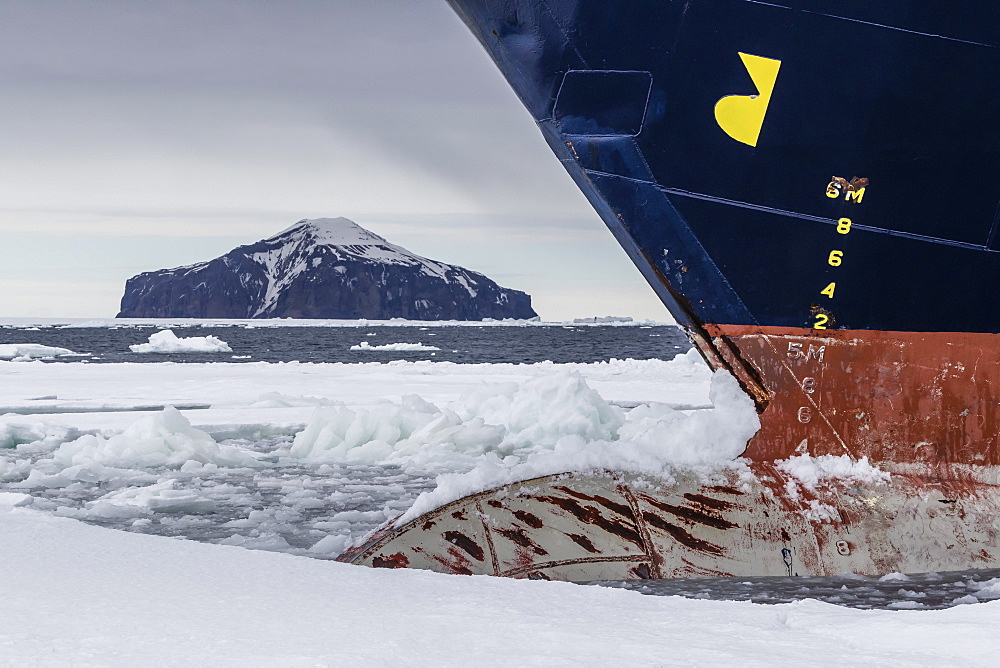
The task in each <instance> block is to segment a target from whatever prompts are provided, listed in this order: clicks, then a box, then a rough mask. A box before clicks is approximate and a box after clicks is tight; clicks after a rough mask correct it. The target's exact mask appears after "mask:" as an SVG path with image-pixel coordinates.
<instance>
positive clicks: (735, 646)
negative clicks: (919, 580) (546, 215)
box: [0, 494, 1000, 666]
mask: <svg viewBox="0 0 1000 668" xmlns="http://www.w3.org/2000/svg"><path fill="white" fill-rule="evenodd" d="M23 501H24V499H23V497H22V496H21V495H16V494H7V495H4V496H3V498H0V504H3V506H4V507H0V563H3V564H4V568H3V576H2V580H3V606H0V628H2V631H0V638H2V642H3V650H2V659H0V662H2V663H3V664H5V665H12V666H13V665H41V664H44V665H63V664H72V665H81V664H86V665H151V664H155V665H207V664H211V665H227V666H244V665H275V666H307V665H308V666H314V665H342V664H346V663H351V664H363V665H386V666H388V665H469V664H474V665H486V666H500V665H539V666H542V665H544V666H570V665H581V664H582V665H636V666H639V665H737V664H738V665H776V664H778V665H791V664H798V665H800V664H802V663H804V662H809V663H810V664H812V665H829V666H842V665H845V664H847V665H926V666H941V665H950V666H953V665H990V664H992V663H994V662H995V659H996V653H997V651H998V650H1000V643H998V640H997V635H996V629H997V627H998V625H1000V602H992V603H985V604H981V605H962V606H958V607H955V608H951V609H948V610H933V611H907V610H903V611H865V610H853V609H849V608H841V607H837V606H834V605H830V604H825V603H819V602H817V601H810V600H806V601H801V602H798V603H792V604H783V605H775V606H763V605H755V604H752V603H745V602H724V601H705V600H692V599H685V598H678V597H654V596H642V595H640V594H637V593H635V592H629V591H621V590H616V589H607V588H600V587H580V586H577V585H571V584H566V583H559V582H543V581H530V580H505V579H501V578H491V577H485V576H472V577H469V576H455V575H440V574H436V573H430V572H425V571H411V570H383V569H369V568H360V567H354V566H348V565H345V564H339V563H331V562H327V561H320V560H316V559H310V558H307V557H295V556H291V555H287V554H274V553H269V552H265V551H252V550H243V549H239V548H237V547H229V546H224V545H208V544H204V543H197V542H193V541H177V540H170V539H167V538H161V537H155V536H144V535H140V534H135V533H127V532H120V531H112V530H108V529H103V528H100V527H95V526H88V525H86V524H82V523H80V522H75V521H72V520H68V519H65V518H58V517H51V516H48V515H44V514H42V513H39V512H37V511H35V510H32V509H30V508H23V507H17V505H18V504H19V503H23Z"/></svg>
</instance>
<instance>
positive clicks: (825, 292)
mask: <svg viewBox="0 0 1000 668" xmlns="http://www.w3.org/2000/svg"><path fill="white" fill-rule="evenodd" d="M836 289H837V284H836V283H831V284H830V285H828V286H826V287H825V288H823V289H822V290H820V291H819V293H820V294H821V295H826V296H827V297H829V298H830V299H833V291H834V290H836Z"/></svg>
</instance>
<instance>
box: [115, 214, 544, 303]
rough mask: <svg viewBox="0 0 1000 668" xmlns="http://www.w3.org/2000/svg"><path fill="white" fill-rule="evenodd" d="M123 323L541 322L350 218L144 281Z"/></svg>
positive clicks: (129, 298)
mask: <svg viewBox="0 0 1000 668" xmlns="http://www.w3.org/2000/svg"><path fill="white" fill-rule="evenodd" d="M118 317H119V318H333V319H357V318H367V319H372V320H388V319H391V318H405V319H407V320H483V319H486V318H492V319H497V320H500V319H504V318H514V319H519V320H520V319H528V318H533V317H536V314H535V312H534V310H532V308H531V297H530V296H529V295H527V294H525V293H524V292H520V291H518V290H511V289H509V288H503V287H500V286H499V285H497V284H496V283H495V282H493V281H492V280H490V279H489V278H487V277H486V276H484V275H483V274H480V273H478V272H475V271H470V270H468V269H464V268H462V267H458V266H455V265H451V264H445V263H443V262H437V261H435V260H429V259H427V258H424V257H421V256H419V255H416V254H415V253H411V252H410V251H408V250H406V249H405V248H403V247H401V246H397V245H395V244H393V243H390V242H388V241H386V240H385V239H384V238H382V237H380V236H379V235H377V234H375V233H373V232H370V231H368V230H366V229H365V228H363V227H361V226H360V225H358V224H357V223H355V222H354V221H351V220H348V219H347V218H316V219H312V220H300V221H299V222H297V223H295V224H294V225H292V226H291V227H289V228H287V229H286V230H284V231H282V232H280V233H278V234H276V235H274V236H273V237H270V238H268V239H264V240H262V241H258V242H257V243H255V244H251V245H249V246H240V247H238V248H236V249H234V250H232V251H230V252H229V253H226V254H225V255H223V256H222V257H218V258H215V259H214V260H209V261H208V262H202V263H199V264H194V265H189V266H186V267H178V268H176V269H161V270H158V271H151V272H144V273H142V274H139V275H137V276H133V277H132V278H130V279H129V280H128V282H127V283H126V285H125V296H124V297H122V302H121V312H119V314H118Z"/></svg>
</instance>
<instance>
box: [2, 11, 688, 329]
mask: <svg viewBox="0 0 1000 668" xmlns="http://www.w3.org/2000/svg"><path fill="white" fill-rule="evenodd" d="M322 216H331V217H333V216H347V217H349V218H351V219H353V220H355V221H357V222H358V223H360V224H361V225H363V226H365V227H368V228H369V229H371V230H373V231H374V232H376V233H378V234H381V235H382V236H384V237H386V238H388V239H389V240H390V241H393V242H395V243H398V244H400V245H402V246H405V247H407V248H409V249H410V250H412V251H414V252H417V253H420V254H422V255H425V256H428V257H431V258H434V259H438V260H442V261H445V262H451V263H455V264H460V265H463V266H465V267H467V268H470V269H474V270H477V271H481V272H483V273H485V274H486V275H488V276H490V277H491V278H493V279H494V280H496V281H497V282H499V283H500V284H501V285H504V286H508V287H513V288H517V289H519V290H524V291H526V292H528V293H529V294H531V295H532V297H533V303H534V306H535V309H536V310H537V311H538V312H539V314H540V315H541V316H542V317H543V318H545V319H554V320H562V319H569V318H573V317H583V316H593V315H631V316H634V317H642V318H654V319H657V320H668V319H669V316H668V315H667V313H666V310H665V309H664V307H663V306H662V305H660V303H659V301H658V300H657V299H656V297H655V296H654V295H653V292H652V290H651V289H650V288H649V287H648V286H647V285H646V283H645V282H644V281H643V279H642V278H641V277H640V275H639V273H638V271H637V270H636V269H635V268H634V267H633V266H632V264H631V262H630V261H629V260H628V259H627V258H626V257H625V254H624V253H623V252H622V251H621V250H620V249H619V247H618V245H617V243H616V242H615V241H614V239H613V238H612V236H611V234H610V233H609V232H608V231H607V230H606V228H605V227H604V225H603V223H602V222H601V221H600V219H599V218H598V217H597V215H596V214H595V213H594V212H593V211H592V210H591V208H590V206H589V205H588V204H587V202H586V200H585V199H584V198H583V196H582V195H581V194H580V193H579V191H578V190H577V189H576V187H575V186H574V185H573V183H572V181H571V180H570V178H569V176H568V175H567V174H566V173H565V171H564V170H563V169H562V167H561V166H560V165H559V163H558V161H557V160H556V159H555V157H554V156H553V155H552V154H551V153H550V151H549V149H548V147H547V146H546V145H545V142H544V141H543V140H542V137H541V135H540V133H539V132H538V130H537V129H536V128H535V126H534V124H533V123H532V121H531V118H530V117H529V116H528V114H527V112H526V111H524V109H523V108H522V107H521V105H520V103H519V102H518V101H517V99H516V97H515V96H514V94H513V93H512V92H511V91H510V90H509V88H508V86H507V84H506V82H504V81H503V79H502V77H501V76H500V75H499V73H498V72H497V71H496V69H495V67H494V65H493V64H492V62H491V61H490V60H489V58H488V57H487V55H486V54H485V52H484V51H483V50H482V48H481V47H480V46H479V44H478V43H477V42H476V41H475V40H474V39H473V37H472V36H471V34H470V33H469V32H468V30H467V29H466V28H465V26H464V25H462V23H461V22H460V21H459V20H458V18H457V17H456V16H454V15H453V14H452V12H451V10H450V9H449V8H448V7H447V5H446V4H445V2H444V1H443V0H317V1H315V2H314V1H311V0H287V1H281V0H259V1H250V0H239V1H237V0H217V1H211V0H189V1H177V0H162V1H152V0H147V1H141V0H129V1H124V0H122V1H115V0H89V1H84V0H74V1H69V0H61V1H44V0H32V1H31V2H13V1H11V0H6V1H0V244H2V245H0V248H2V249H3V253H2V261H0V317H4V316H48V317H111V316H114V315H115V313H117V310H118V303H119V301H120V299H121V296H122V291H123V288H124V284H125V280H126V279H127V278H128V277H130V276H132V275H134V274H136V273H138V272H141V271H149V270H153V269H159V268H163V267H173V266H178V265H182V264H190V263H193V262H198V261H202V260H208V259H211V258H213V257H216V256H218V255H221V254H222V253H224V252H226V251H228V250H230V249H232V248H233V247H235V246H237V245H240V244H246V243H252V242H253V241H256V240H258V239H261V238H265V237H268V236H271V235H272V234H274V233H276V232H278V231H280V230H282V229H284V228H285V227H287V226H288V225H290V224H291V223H293V222H295V221H296V220H299V219H301V218H312V217H322Z"/></svg>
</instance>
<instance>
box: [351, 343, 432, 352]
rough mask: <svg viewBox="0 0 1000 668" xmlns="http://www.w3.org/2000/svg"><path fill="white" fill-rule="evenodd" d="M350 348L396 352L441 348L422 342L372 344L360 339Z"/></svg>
mask: <svg viewBox="0 0 1000 668" xmlns="http://www.w3.org/2000/svg"><path fill="white" fill-rule="evenodd" d="M351 350H384V351H396V352H417V351H428V352H430V351H433V350H441V349H440V348H438V347H436V346H426V345H424V344H422V343H386V344H385V345H381V346H373V345H372V344H370V343H368V342H367V341H362V342H361V343H359V344H358V345H356V346H351Z"/></svg>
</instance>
